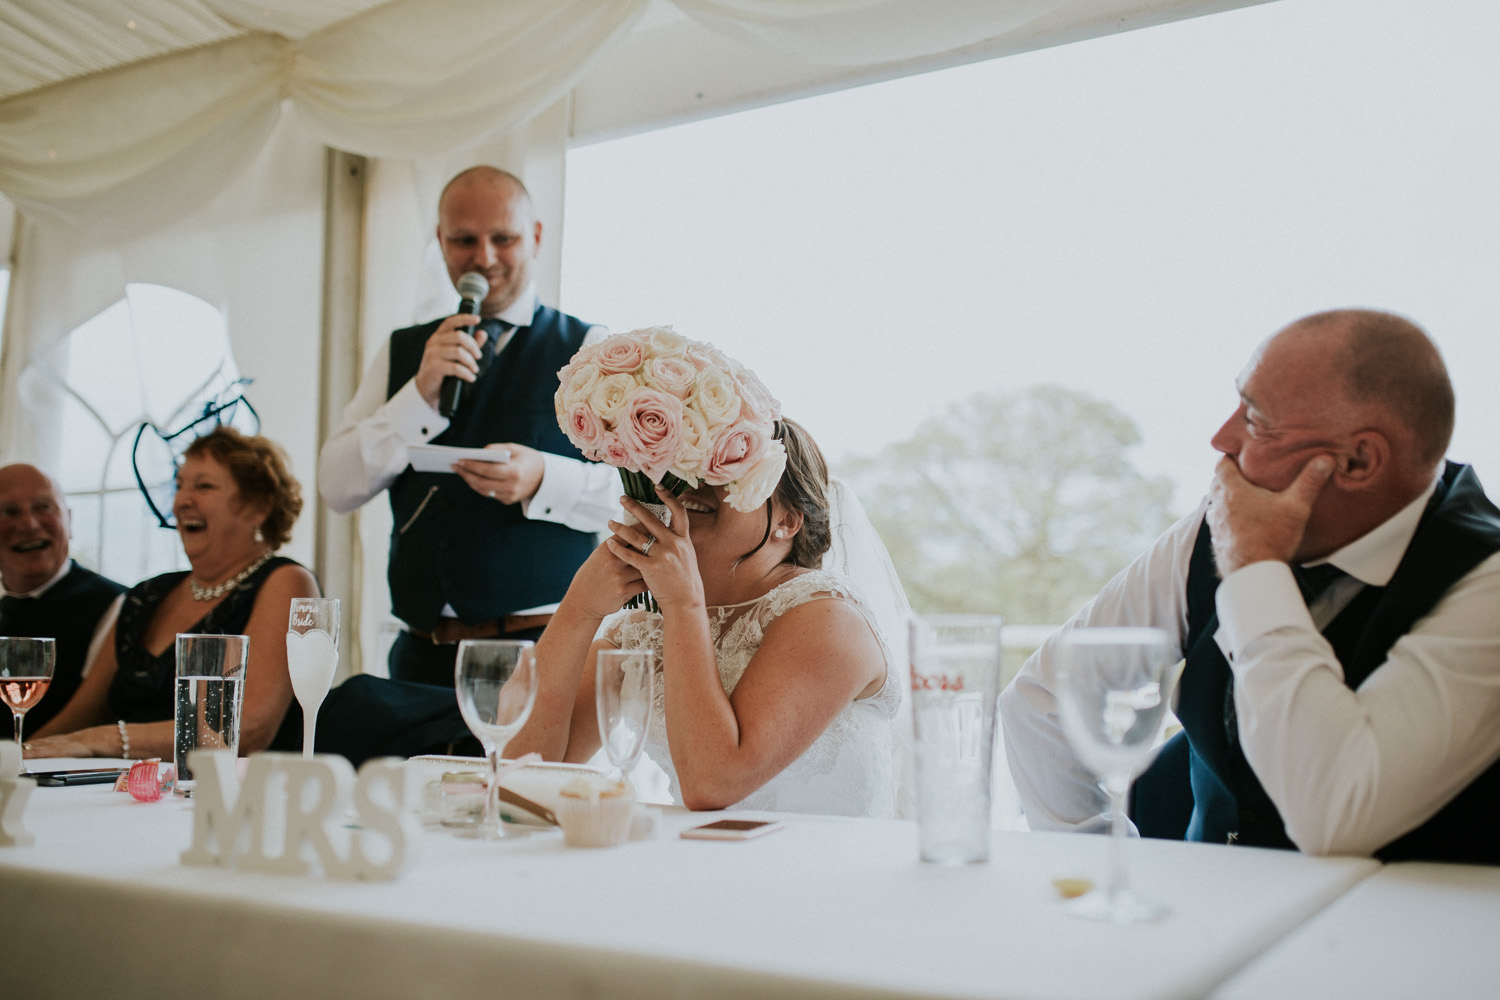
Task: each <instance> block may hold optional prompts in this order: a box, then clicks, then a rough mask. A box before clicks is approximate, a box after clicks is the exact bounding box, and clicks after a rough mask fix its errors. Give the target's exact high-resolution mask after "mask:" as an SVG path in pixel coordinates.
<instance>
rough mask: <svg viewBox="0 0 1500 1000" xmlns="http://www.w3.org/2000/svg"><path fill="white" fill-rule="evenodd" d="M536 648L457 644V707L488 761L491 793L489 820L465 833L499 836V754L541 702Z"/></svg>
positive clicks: (516, 643)
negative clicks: (539, 698) (538, 689)
mask: <svg viewBox="0 0 1500 1000" xmlns="http://www.w3.org/2000/svg"><path fill="white" fill-rule="evenodd" d="M536 684H537V671H536V651H535V649H534V648H533V644H532V643H531V642H529V641H527V640H511V639H465V640H463V641H462V642H460V643H459V644H458V668H457V686H458V709H459V711H460V712H462V713H463V717H464V722H466V723H468V726H469V730H470V731H471V732H473V734H474V735H475V736H477V737H478V738H479V742H480V743H481V744H482V745H483V746H484V755H485V757H486V758H487V759H488V760H489V765H490V783H489V793H488V794H487V795H485V797H484V819H483V820H481V821H480V824H479V826H478V827H477V828H475V829H474V830H472V831H468V832H465V834H464V836H470V837H478V838H479V839H481V840H498V839H501V838H503V837H504V836H505V833H504V831H502V830H501V828H500V808H499V803H498V802H497V801H496V800H497V798H498V797H499V794H500V781H499V774H500V754H501V753H502V752H503V751H504V750H505V744H507V743H509V742H510V738H511V737H512V736H514V735H515V734H516V733H517V732H518V731H519V730H520V728H521V727H522V726H524V725H526V720H527V719H528V718H530V717H531V706H532V704H533V703H535V701H536Z"/></svg>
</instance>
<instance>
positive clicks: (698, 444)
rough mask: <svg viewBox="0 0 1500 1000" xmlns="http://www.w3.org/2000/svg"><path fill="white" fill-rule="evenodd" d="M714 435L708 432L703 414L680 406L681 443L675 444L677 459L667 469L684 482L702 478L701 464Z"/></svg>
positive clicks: (706, 458) (704, 461) (711, 448)
mask: <svg viewBox="0 0 1500 1000" xmlns="http://www.w3.org/2000/svg"><path fill="white" fill-rule="evenodd" d="M713 443H714V436H713V435H712V434H711V433H709V429H708V422H707V421H706V420H704V419H703V414H701V413H699V412H698V411H697V410H695V409H693V408H692V407H690V406H684V407H683V408H682V443H681V444H679V445H678V446H677V461H676V462H675V463H674V464H673V466H672V468H671V469H670V470H669V471H670V472H671V473H672V475H674V476H676V477H677V478H678V479H681V480H682V481H684V482H688V483H694V484H696V483H699V482H701V481H702V480H703V466H704V465H705V463H707V461H708V456H709V453H710V452H711V451H712V450H713Z"/></svg>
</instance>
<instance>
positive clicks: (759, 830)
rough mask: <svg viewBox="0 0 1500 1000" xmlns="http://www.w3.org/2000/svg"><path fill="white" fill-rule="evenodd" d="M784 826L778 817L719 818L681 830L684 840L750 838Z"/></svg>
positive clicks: (761, 835)
mask: <svg viewBox="0 0 1500 1000" xmlns="http://www.w3.org/2000/svg"><path fill="white" fill-rule="evenodd" d="M784 826H786V824H785V823H783V822H782V821H781V820H779V819H721V820H718V821H716V822H713V823H705V824H704V825H703V826H695V827H691V828H689V829H687V830H683V831H682V833H681V834H679V836H681V837H683V838H684V839H686V840H750V839H751V838H752V837H763V836H765V835H766V834H768V833H771V832H773V831H776V830H780V829H781V828H782V827H784Z"/></svg>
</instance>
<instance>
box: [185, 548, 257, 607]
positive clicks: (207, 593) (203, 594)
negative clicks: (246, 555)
mask: <svg viewBox="0 0 1500 1000" xmlns="http://www.w3.org/2000/svg"><path fill="white" fill-rule="evenodd" d="M270 558H271V550H270V549H267V550H266V551H265V552H262V553H261V556H260V558H259V559H257V560H255V562H253V563H251V564H250V565H249V566H246V567H245V568H244V569H242V570H240V571H239V573H238V574H236V575H235V576H234V577H232V578H231V579H228V580H225V581H224V582H223V583H221V584H219V585H218V586H217V587H205V586H203V584H201V583H199V582H198V581H197V580H194V579H193V578H192V577H191V576H190V577H188V588H189V589H190V590H192V592H193V600H195V601H216V600H218V599H219V598H221V597H223V596H224V595H225V594H227V593H229V592H230V591H231V590H233V589H234V588H235V587H238V586H239V585H240V584H242V583H244V582H245V581H246V580H248V579H249V578H250V574H251V573H254V572H255V571H256V570H258V569H260V568H261V567H262V566H264V565H265V564H266V560H267V559H270Z"/></svg>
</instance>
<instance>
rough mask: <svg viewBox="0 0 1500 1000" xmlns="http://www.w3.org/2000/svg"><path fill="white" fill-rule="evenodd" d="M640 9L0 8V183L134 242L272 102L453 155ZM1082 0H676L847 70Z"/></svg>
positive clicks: (1082, 10)
mask: <svg viewBox="0 0 1500 1000" xmlns="http://www.w3.org/2000/svg"><path fill="white" fill-rule="evenodd" d="M1137 5H1138V6H1148V7H1149V6H1163V4H1161V3H1157V4H1144V3H1142V4H1137ZM648 6H650V0H507V2H505V3H494V2H493V0H388V2H384V3H379V2H376V0H297V2H295V3H294V2H292V0H279V2H276V3H267V2H266V0H133V2H131V3H129V4H126V3H124V2H120V0H89V2H87V3H85V2H84V0H0V24H6V25H7V26H8V27H11V28H14V29H16V30H15V31H14V32H10V33H0V34H4V35H5V41H3V42H0V64H4V65H5V66H6V67H7V69H5V70H3V71H0V94H11V95H13V96H9V97H8V98H7V99H5V100H3V101H0V122H3V123H4V126H5V127H4V128H3V130H0V191H4V192H5V193H6V194H7V195H9V196H10V197H11V198H12V199H13V200H14V201H16V202H17V203H18V204H19V205H21V206H22V207H23V209H26V210H28V211H31V212H36V213H45V214H49V215H51V216H53V217H55V218H58V219H60V220H63V221H66V222H69V223H71V224H73V225H77V226H80V227H84V228H89V229H103V230H105V231H108V232H139V230H140V229H141V228H142V227H143V226H147V225H150V224H152V223H153V222H154V221H157V220H160V219H161V218H162V217H163V215H164V214H172V215H180V214H182V213H183V212H184V211H185V210H186V209H188V208H190V207H192V206H194V205H196V204H198V203H200V202H201V201H202V200H204V199H205V198H207V197H208V196H209V195H211V193H212V191H213V190H215V189H216V187H217V184H218V182H220V181H221V180H222V178H223V177H224V176H225V175H226V173H228V172H230V171H232V169H233V164H234V163H236V162H242V161H243V160H244V159H247V158H248V157H249V156H251V155H253V151H254V150H255V149H257V148H258V147H259V144H260V143H261V142H263V141H264V139H265V137H266V135H267V134H269V129H270V128H271V126H272V125H273V124H274V122H275V121H276V114H277V110H278V108H279V106H280V104H281V103H282V102H283V101H285V102H289V103H290V104H291V106H292V107H293V109H294V110H295V113H296V117H297V119H298V121H299V124H300V126H301V127H303V128H305V129H307V130H308V131H309V132H310V133H311V134H312V135H314V136H315V137H316V138H317V139H319V140H320V141H321V142H323V143H324V144H326V145H329V146H333V147H335V148H339V149H345V150H348V151H350V152H355V153H360V154H363V155H367V156H396V157H410V156H418V155H427V154H431V153H433V152H440V151H451V150H454V149H460V148H464V147H467V146H470V145H473V144H475V143H477V142H479V141H482V140H484V139H487V138H492V137H494V136H497V135H501V134H503V133H505V132H507V131H509V130H511V129H513V128H515V127H516V126H518V125H520V124H522V123H524V122H525V121H527V120H528V119H529V118H530V117H531V116H532V115H534V114H536V113H537V112H538V111H540V110H541V109H543V108H545V107H547V106H549V105H551V104H553V103H555V102H556V101H557V100H558V99H559V98H560V97H562V96H563V95H565V94H566V93H567V92H568V90H569V89H570V88H571V87H572V86H573V85H574V84H575V83H576V82H577V81H578V80H579V79H580V77H582V76H583V75H584V74H585V73H586V72H587V70H588V68H589V65H590V62H591V60H592V59H593V58H594V57H595V56H596V55H597V54H598V53H600V52H602V51H604V50H605V49H606V48H608V47H609V46H610V45H611V44H612V43H613V42H615V41H616V40H618V39H619V38H620V37H621V36H622V35H623V34H625V33H627V32H628V31H630V29H631V28H632V26H633V25H634V24H635V23H636V21H637V20H638V19H639V18H640V17H641V16H642V15H643V14H644V13H645V12H646V9H647V7H648ZM1091 6H1097V0H1004V2H989V3H976V2H974V0H803V2H789V0H675V2H674V3H673V4H672V7H673V8H675V12H676V13H677V14H678V15H679V16H680V15H682V14H685V15H687V16H689V17H691V18H693V19H695V20H696V21H698V22H699V23H700V24H702V25H705V26H707V27H709V28H711V29H712V30H714V31H716V32H719V33H722V34H724V35H727V36H730V37H733V38H736V39H738V40H740V41H743V42H746V43H748V44H750V45H751V46H755V47H759V48H763V49H766V50H768V51H770V52H774V53H777V54H782V55H792V56H795V57H797V58H800V59H803V60H806V61H808V62H812V63H821V64H829V65H840V66H847V65H868V64H875V63H882V62H889V61H894V60H900V59H910V58H913V57H917V56H926V55H931V54H933V53H935V52H943V51H950V50H956V49H962V48H964V47H967V46H971V45H976V44H979V43H982V42H986V41H990V40H992V39H994V38H996V37H999V36H1003V35H1004V34H1006V33H1007V32H1011V31H1014V30H1016V29H1018V28H1020V27H1023V26H1024V25H1026V24H1028V23H1030V22H1031V21H1033V20H1035V19H1036V18H1039V17H1041V16H1043V15H1050V14H1054V13H1056V12H1057V11H1059V10H1060V9H1065V8H1078V13H1079V16H1080V17H1083V16H1086V14H1087V11H1088V9H1089V8H1090V7H1091ZM1165 6H1171V4H1166V5H1165ZM127 25H130V26H129V27H127ZM100 66H103V67H106V68H104V69H103V70H102V71H99V70H98V67H100ZM648 69H649V67H643V71H644V70H648Z"/></svg>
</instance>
